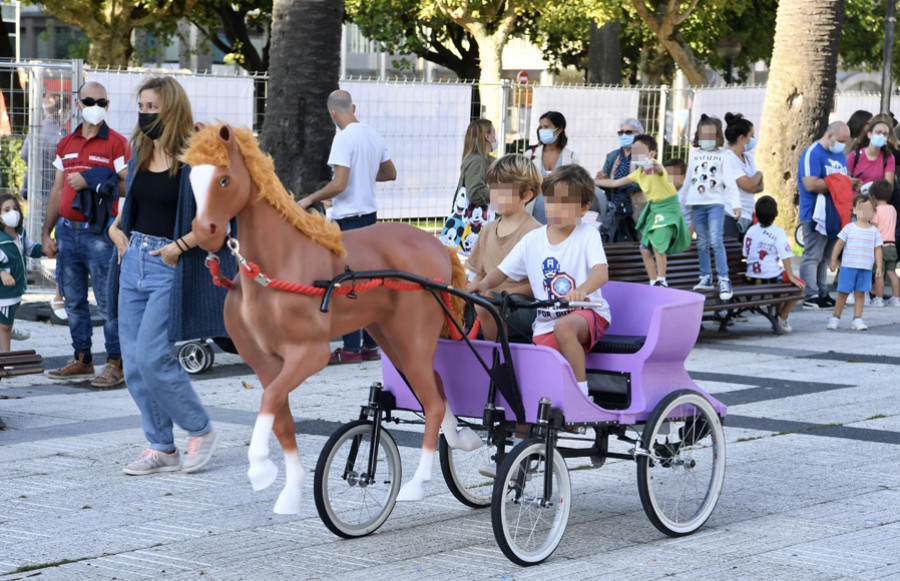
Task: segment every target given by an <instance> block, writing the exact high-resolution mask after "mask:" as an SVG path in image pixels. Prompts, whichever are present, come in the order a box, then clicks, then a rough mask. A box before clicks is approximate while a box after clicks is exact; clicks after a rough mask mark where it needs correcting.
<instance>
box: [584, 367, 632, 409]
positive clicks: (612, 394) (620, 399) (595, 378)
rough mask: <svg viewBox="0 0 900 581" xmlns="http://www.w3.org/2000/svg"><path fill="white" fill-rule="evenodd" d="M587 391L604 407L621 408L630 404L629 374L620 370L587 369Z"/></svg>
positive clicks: (595, 401)
mask: <svg viewBox="0 0 900 581" xmlns="http://www.w3.org/2000/svg"><path fill="white" fill-rule="evenodd" d="M587 381H588V393H590V395H591V397H593V398H594V403H596V404H597V405H599V406H600V407H602V408H605V409H611V410H623V409H627V408H628V406H630V405H631V374H630V373H625V372H620V371H602V370H596V369H588V370H587Z"/></svg>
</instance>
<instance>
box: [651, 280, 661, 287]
mask: <svg viewBox="0 0 900 581" xmlns="http://www.w3.org/2000/svg"><path fill="white" fill-rule="evenodd" d="M657 280H659V279H656V278H651V279H650V286H653V285H655V284H656V281H657Z"/></svg>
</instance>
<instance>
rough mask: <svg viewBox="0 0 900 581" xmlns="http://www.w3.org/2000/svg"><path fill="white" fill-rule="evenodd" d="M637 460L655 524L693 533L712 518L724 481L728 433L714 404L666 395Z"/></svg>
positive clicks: (670, 531) (674, 533)
mask: <svg viewBox="0 0 900 581" xmlns="http://www.w3.org/2000/svg"><path fill="white" fill-rule="evenodd" d="M642 443H643V446H644V450H647V451H649V455H646V454H645V455H639V456H638V457H637V473H638V492H639V493H640V496H641V504H643V505H644V512H646V513H647V517H649V518H650V522H652V523H653V525H654V526H655V527H656V528H657V529H659V530H660V531H662V532H663V533H665V534H667V535H669V536H670V537H680V536H684V535H688V534H690V533H692V532H694V531H696V530H697V529H699V528H700V527H701V526H703V523H705V522H706V521H707V519H709V517H710V515H712V512H713V509H715V507H716V503H717V502H718V500H719V494H720V493H721V492H722V484H723V483H724V481H725V433H724V431H723V430H722V421H721V420H720V419H719V416H718V414H717V413H716V410H715V409H714V408H713V406H712V404H710V403H709V401H708V400H707V399H706V398H705V397H703V396H702V395H700V394H699V393H697V392H695V391H691V390H687V389H684V390H679V391H676V392H674V393H670V394H669V395H668V396H666V397H665V398H664V399H663V400H662V401H661V402H660V403H659V404H658V405H657V406H656V407H655V408H654V409H653V413H651V414H650V419H648V420H647V424H646V426H645V427H644V435H643V438H642Z"/></svg>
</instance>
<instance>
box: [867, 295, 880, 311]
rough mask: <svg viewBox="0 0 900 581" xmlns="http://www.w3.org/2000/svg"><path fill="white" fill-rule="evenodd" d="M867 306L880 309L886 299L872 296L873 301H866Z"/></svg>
mask: <svg viewBox="0 0 900 581" xmlns="http://www.w3.org/2000/svg"><path fill="white" fill-rule="evenodd" d="M866 306H867V307H875V308H876V309H880V308H881V307H883V306H884V299H883V298H881V297H872V301H871V302H868V303H866Z"/></svg>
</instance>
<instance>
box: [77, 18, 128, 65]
mask: <svg viewBox="0 0 900 581" xmlns="http://www.w3.org/2000/svg"><path fill="white" fill-rule="evenodd" d="M132 30H133V28H131V27H130V26H128V25H123V24H120V23H114V24H110V25H105V26H98V27H96V28H95V30H94V31H93V33H92V34H90V35H88V36H89V37H90V39H91V45H90V49H89V51H88V60H89V61H90V63H91V64H93V65H109V66H112V67H127V66H128V64H129V63H130V62H131V54H132V52H134V47H133V46H132V45H131V32H132Z"/></svg>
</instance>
